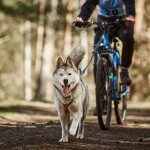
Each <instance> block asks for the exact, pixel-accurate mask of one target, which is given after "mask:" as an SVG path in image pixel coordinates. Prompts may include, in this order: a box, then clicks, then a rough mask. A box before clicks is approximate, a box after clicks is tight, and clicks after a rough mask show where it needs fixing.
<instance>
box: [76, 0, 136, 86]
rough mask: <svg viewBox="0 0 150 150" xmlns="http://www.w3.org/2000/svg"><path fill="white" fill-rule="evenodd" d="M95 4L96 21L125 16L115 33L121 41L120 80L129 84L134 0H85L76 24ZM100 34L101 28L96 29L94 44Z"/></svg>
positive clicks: (111, 19)
mask: <svg viewBox="0 0 150 150" xmlns="http://www.w3.org/2000/svg"><path fill="white" fill-rule="evenodd" d="M96 6H97V12H98V22H103V21H107V22H111V21H115V20H116V19H121V18H124V17H125V18H126V22H125V23H124V24H123V26H120V27H119V28H118V29H117V31H115V33H113V34H114V35H115V36H117V37H118V38H119V39H120V40H121V41H122V43H123V49H122V58H121V63H122V68H121V73H120V77H121V81H122V83H125V84H131V82H132V81H131V78H130V76H129V73H128V69H129V67H130V65H131V63H132V55H133V51H134V37H133V34H134V22H135V0H86V2H85V3H84V4H83V5H82V7H81V12H80V14H79V16H78V17H77V18H76V19H75V21H74V22H75V23H76V25H77V26H79V27H80V26H81V25H82V23H84V21H86V20H88V19H89V17H90V16H91V14H92V12H93V10H94V9H95V7H96ZM101 35H102V31H101V30H97V31H96V34H95V38H94V46H95V45H96V44H97V42H98V41H99V38H100V36H101ZM93 72H94V79H95V78H96V77H95V76H96V58H95V61H94V67H93Z"/></svg>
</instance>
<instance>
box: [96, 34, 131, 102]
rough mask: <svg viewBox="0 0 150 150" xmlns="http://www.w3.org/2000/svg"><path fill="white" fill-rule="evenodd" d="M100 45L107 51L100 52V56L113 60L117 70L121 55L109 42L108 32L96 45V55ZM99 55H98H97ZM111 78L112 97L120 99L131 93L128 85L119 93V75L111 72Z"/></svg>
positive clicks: (119, 65)
mask: <svg viewBox="0 0 150 150" xmlns="http://www.w3.org/2000/svg"><path fill="white" fill-rule="evenodd" d="M100 45H103V46H104V50H105V52H106V53H103V52H102V53H100V58H101V57H104V55H105V57H106V55H107V58H108V59H109V60H110V61H111V65H113V68H114V69H115V70H116V69H117V67H121V61H120V57H119V54H118V52H117V50H116V49H114V48H113V47H112V46H111V45H110V42H109V35H108V33H104V34H103V36H102V37H101V38H100V40H99V42H98V43H97V45H96V47H95V51H96V55H97V50H98V48H99V47H100ZM96 57H97V56H96ZM110 79H111V81H112V87H113V88H112V94H113V96H112V98H113V100H114V101H119V100H120V99H121V98H122V97H123V96H126V95H127V94H128V93H129V87H128V85H124V86H125V89H124V91H122V92H121V93H119V95H118V94H117V92H116V91H117V90H116V87H117V76H116V75H115V74H114V73H111V74H110Z"/></svg>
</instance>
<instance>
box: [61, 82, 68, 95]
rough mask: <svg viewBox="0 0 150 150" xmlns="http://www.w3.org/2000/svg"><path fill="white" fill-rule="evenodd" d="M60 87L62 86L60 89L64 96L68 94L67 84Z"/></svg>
mask: <svg viewBox="0 0 150 150" xmlns="http://www.w3.org/2000/svg"><path fill="white" fill-rule="evenodd" d="M61 86H62V89H63V93H64V94H65V95H66V94H68V92H69V88H70V85H69V84H64V85H61Z"/></svg>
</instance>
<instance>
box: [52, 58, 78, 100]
mask: <svg viewBox="0 0 150 150" xmlns="http://www.w3.org/2000/svg"><path fill="white" fill-rule="evenodd" d="M53 77H54V78H53V82H54V85H55V86H56V87H57V88H58V89H59V90H60V91H61V93H62V95H63V96H64V97H67V96H68V95H69V94H70V92H71V91H72V90H73V89H74V87H75V86H76V85H77V84H78V82H79V81H80V72H79V70H78V68H77V67H76V66H75V64H74V62H73V61H72V59H71V58H70V57H68V58H67V59H66V61H64V60H63V58H61V57H58V58H57V61H56V69H55V71H54V74H53Z"/></svg>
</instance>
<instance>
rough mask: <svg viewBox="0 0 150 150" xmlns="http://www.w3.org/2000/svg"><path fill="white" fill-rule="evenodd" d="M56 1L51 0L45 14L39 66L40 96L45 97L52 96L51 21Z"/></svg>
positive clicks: (52, 38) (53, 16)
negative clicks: (41, 54)
mask: <svg viewBox="0 0 150 150" xmlns="http://www.w3.org/2000/svg"><path fill="white" fill-rule="evenodd" d="M57 2H58V1H51V8H52V10H51V13H48V14H47V18H48V23H47V27H46V40H45V44H44V51H43V62H42V68H41V84H40V85H41V88H40V97H43V98H45V99H50V98H52V96H51V95H52V92H51V91H52V90H51V85H52V82H51V81H52V70H53V69H54V68H53V57H54V54H55V51H56V49H55V31H54V27H53V22H54V21H55V16H56V15H57V12H56V10H57V9H56V8H57Z"/></svg>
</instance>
